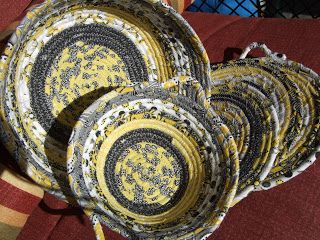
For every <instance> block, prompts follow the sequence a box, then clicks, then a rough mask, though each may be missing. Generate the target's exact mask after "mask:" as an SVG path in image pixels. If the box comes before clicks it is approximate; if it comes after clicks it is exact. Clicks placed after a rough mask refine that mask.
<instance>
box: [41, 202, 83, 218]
mask: <svg viewBox="0 0 320 240" xmlns="http://www.w3.org/2000/svg"><path fill="white" fill-rule="evenodd" d="M39 207H40V208H41V209H42V210H43V211H45V212H47V213H49V214H52V215H65V216H71V215H79V217H80V215H83V214H84V213H83V211H82V209H81V208H80V207H77V206H72V205H68V206H67V207H66V208H62V209H59V208H52V207H50V206H48V205H47V204H46V203H45V201H43V200H42V201H41V202H40V203H39ZM81 221H83V219H82V220H81Z"/></svg>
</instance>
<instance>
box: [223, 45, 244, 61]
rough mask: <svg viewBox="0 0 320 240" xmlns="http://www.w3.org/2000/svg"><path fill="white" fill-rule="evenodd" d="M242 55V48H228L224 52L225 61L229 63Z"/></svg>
mask: <svg viewBox="0 0 320 240" xmlns="http://www.w3.org/2000/svg"><path fill="white" fill-rule="evenodd" d="M241 53H242V49H241V48H232V47H228V48H226V49H225V50H224V55H223V61H224V62H227V61H230V60H234V59H237V58H239V56H240V55H241Z"/></svg>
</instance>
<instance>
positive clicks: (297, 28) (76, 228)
mask: <svg viewBox="0 0 320 240" xmlns="http://www.w3.org/2000/svg"><path fill="white" fill-rule="evenodd" d="M28 2H30V1H28V0H15V1H7V0H0V16H1V17H0V30H1V29H3V28H4V27H5V26H6V25H8V24H9V23H10V22H11V21H13V20H14V19H15V18H16V16H18V15H19V14H20V13H21V12H22V11H23V10H24V8H25V7H26V6H27V5H28ZM184 16H185V17H186V18H187V20H188V21H189V22H190V24H191V25H192V26H193V27H194V28H195V30H196V31H197V33H198V34H199V36H200V38H201V39H202V41H203V42H204V45H205V47H206V49H207V51H208V54H209V56H210V59H211V61H212V62H221V61H224V60H230V59H232V58H236V57H237V56H238V55H239V53H240V52H241V49H243V48H244V47H246V46H247V45H248V44H249V43H250V42H252V41H263V42H265V43H266V44H267V45H268V46H269V47H270V48H271V49H272V50H274V51H277V52H283V53H285V54H286V55H287V56H288V58H289V59H291V60H295V61H297V62H301V63H303V64H304V65H306V66H308V67H310V68H312V69H314V70H315V71H317V72H318V73H319V72H320V64H319V62H320V47H319V43H320V20H283V19H259V18H239V17H231V16H221V15H215V14H204V13H185V14H184ZM255 54H257V55H259V54H260V53H259V52H257V53H255ZM3 151H4V150H3V149H1V148H0V156H1V158H3V154H2V153H3ZM1 160H3V159H1ZM4 160H5V161H10V159H4ZM319 186H320V164H317V163H316V164H314V165H313V166H311V167H310V168H309V169H307V171H306V172H305V173H302V174H301V175H299V176H298V177H296V178H295V179H293V180H292V181H290V182H288V183H285V184H283V185H281V186H279V187H277V188H275V189H272V190H270V191H266V192H258V193H253V194H251V195H250V196H249V197H248V198H247V199H245V200H243V201H242V202H240V203H239V204H238V205H236V206H235V207H234V208H232V209H231V210H230V212H229V214H228V215H227V217H226V219H225V221H224V222H223V224H222V226H221V227H220V228H219V229H218V230H217V231H216V232H215V233H214V235H213V236H212V238H211V239H218V240H220V239H222V240H247V239H250V240H269V239H273V240H283V239H291V240H294V239H296V240H318V239H319V236H320V188H319ZM107 235H108V239H122V238H121V237H119V236H118V235H117V234H115V233H111V232H107ZM0 239H1V236H0ZM18 239H20V240H33V239H34V240H45V239H51V240H55V239H57V240H64V239H68V240H72V239H88V240H89V239H94V233H93V230H92V228H91V225H90V223H89V221H88V219H87V218H86V217H85V216H84V215H83V214H82V212H81V210H79V209H74V208H71V207H68V206H67V204H65V203H63V202H60V201H58V200H56V199H55V198H54V197H52V196H50V195H48V194H46V195H45V197H44V199H43V201H42V202H41V203H40V204H39V205H38V207H36V208H35V210H34V211H33V212H32V214H31V216H30V217H29V219H28V221H27V223H26V225H25V227H24V228H23V230H22V232H21V233H20V235H19V237H18Z"/></svg>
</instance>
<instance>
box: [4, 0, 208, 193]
mask: <svg viewBox="0 0 320 240" xmlns="http://www.w3.org/2000/svg"><path fill="white" fill-rule="evenodd" d="M209 68H210V66H209V62H208V58H207V55H206V53H205V51H204V48H203V46H202V44H201V42H200V40H199V39H198V37H197V36H196V34H195V33H194V31H193V30H192V29H191V28H190V27H189V25H188V24H187V23H186V22H185V20H184V19H183V18H182V17H181V16H180V15H179V14H177V13H176V12H175V11H174V10H173V9H172V8H170V7H169V6H167V5H165V4H163V3H162V2H161V1H151V0H146V1H128V0H121V1H118V0H117V1H111V0H110V1H107V0H106V1H102V0H101V1H98V0H97V1H80V0H71V1H56V0H53V1H46V2H44V3H43V4H41V5H40V6H38V7H36V8H35V9H33V10H32V11H31V12H29V13H28V14H27V16H26V18H25V19H24V20H23V21H22V23H21V24H20V26H19V27H18V28H17V30H16V32H15V34H14V35H13V36H12V37H11V39H10V41H9V43H8V47H7V48H6V50H5V55H4V56H3V57H2V61H1V66H0V69H1V79H3V81H1V119H2V129H3V131H2V135H3V137H2V138H3V139H4V142H5V145H6V146H7V148H8V149H9V150H10V152H11V153H12V154H13V155H14V156H15V157H16V159H17V161H18V163H19V164H20V166H21V168H22V169H23V170H24V171H25V172H27V174H28V175H29V176H30V177H31V178H32V179H33V180H34V181H35V182H37V183H38V184H40V185H41V186H42V187H44V188H45V189H47V190H48V191H50V192H51V193H53V194H54V195H56V196H58V197H60V198H63V199H65V198H66V197H70V196H72V194H71V192H70V190H69V183H68V181H67V175H66V149H67V142H68V139H69V137H70V134H71V131H72V128H73V126H74V124H75V122H76V121H77V119H78V117H79V116H80V114H81V113H82V112H83V111H84V110H85V109H86V108H87V107H88V106H90V104H91V103H92V102H93V101H95V100H96V99H97V98H99V97H100V96H102V95H104V94H105V93H106V92H108V91H110V90H112V89H113V88H115V87H120V86H125V85H127V84H130V83H131V82H143V81H146V82H164V81H166V80H168V79H169V78H172V77H175V76H193V77H195V78H196V79H200V80H201V84H202V85H203V86H207V85H208V82H209Z"/></svg>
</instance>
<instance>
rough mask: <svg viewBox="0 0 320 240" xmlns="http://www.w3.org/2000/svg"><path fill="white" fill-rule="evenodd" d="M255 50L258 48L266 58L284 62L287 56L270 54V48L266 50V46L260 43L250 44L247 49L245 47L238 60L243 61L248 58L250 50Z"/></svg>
mask: <svg viewBox="0 0 320 240" xmlns="http://www.w3.org/2000/svg"><path fill="white" fill-rule="evenodd" d="M257 48H260V49H261V50H262V51H263V52H264V54H265V55H266V56H267V57H271V58H272V59H274V60H283V61H284V60H286V59H287V56H286V55H285V54H282V53H277V52H272V51H271V50H270V48H268V47H267V45H266V44H264V43H262V42H253V43H251V44H250V45H249V46H248V47H246V48H245V49H244V50H243V52H242V54H241V55H240V57H239V59H245V58H246V57H247V56H248V54H249V52H251V50H253V49H257Z"/></svg>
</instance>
